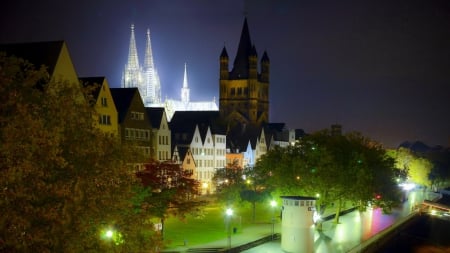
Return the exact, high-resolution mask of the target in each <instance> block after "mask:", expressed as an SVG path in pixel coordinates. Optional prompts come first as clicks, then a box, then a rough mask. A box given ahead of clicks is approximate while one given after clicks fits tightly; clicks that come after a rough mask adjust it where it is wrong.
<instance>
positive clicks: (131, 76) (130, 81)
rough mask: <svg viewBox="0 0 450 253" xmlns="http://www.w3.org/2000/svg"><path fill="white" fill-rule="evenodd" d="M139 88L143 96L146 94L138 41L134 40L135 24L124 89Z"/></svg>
mask: <svg viewBox="0 0 450 253" xmlns="http://www.w3.org/2000/svg"><path fill="white" fill-rule="evenodd" d="M130 87H137V88H138V89H139V92H141V94H145V93H143V92H145V87H143V83H142V75H141V69H140V67H139V59H138V53H137V49H136V40H135V38H134V24H132V25H131V37H130V47H129V50H128V61H127V64H126V65H125V70H124V73H123V76H122V88H130Z"/></svg>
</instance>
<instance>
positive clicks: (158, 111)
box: [145, 107, 164, 129]
mask: <svg viewBox="0 0 450 253" xmlns="http://www.w3.org/2000/svg"><path fill="white" fill-rule="evenodd" d="M145 110H146V111H147V115H148V118H149V119H150V121H151V123H152V128H156V129H159V127H160V126H161V121H162V119H163V115H164V107H145Z"/></svg>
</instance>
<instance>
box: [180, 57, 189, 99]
mask: <svg viewBox="0 0 450 253" xmlns="http://www.w3.org/2000/svg"><path fill="white" fill-rule="evenodd" d="M186 69H187V67H186V63H184V77H183V88H181V102H183V103H185V104H187V103H189V93H190V92H189V87H188V80H187V70H186Z"/></svg>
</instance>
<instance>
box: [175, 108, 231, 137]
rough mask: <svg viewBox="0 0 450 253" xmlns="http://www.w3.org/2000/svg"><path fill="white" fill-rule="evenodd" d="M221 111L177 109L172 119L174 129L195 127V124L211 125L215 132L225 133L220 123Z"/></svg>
mask: <svg viewBox="0 0 450 253" xmlns="http://www.w3.org/2000/svg"><path fill="white" fill-rule="evenodd" d="M219 118H220V113H219V111H176V112H175V113H174V114H173V117H172V120H171V121H170V129H171V130H172V131H183V130H185V129H188V128H192V129H195V125H197V124H198V125H209V126H210V127H211V131H212V133H213V134H225V131H224V130H223V128H222V127H220V126H219V125H218V120H219Z"/></svg>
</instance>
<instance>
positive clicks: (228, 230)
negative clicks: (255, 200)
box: [225, 208, 233, 249]
mask: <svg viewBox="0 0 450 253" xmlns="http://www.w3.org/2000/svg"><path fill="white" fill-rule="evenodd" d="M225 214H226V215H227V234H228V248H229V249H231V226H230V220H231V216H232V215H233V209H231V208H227V210H226V211H225Z"/></svg>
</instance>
